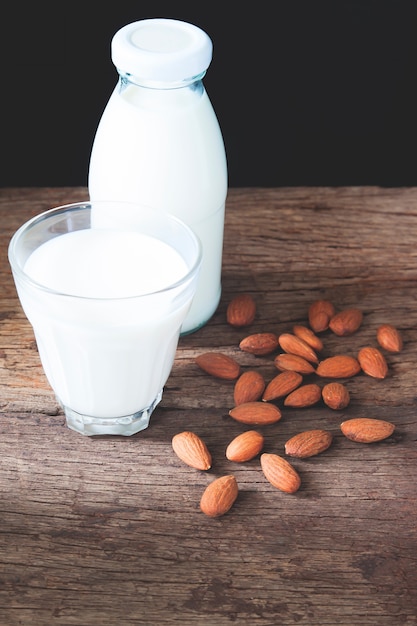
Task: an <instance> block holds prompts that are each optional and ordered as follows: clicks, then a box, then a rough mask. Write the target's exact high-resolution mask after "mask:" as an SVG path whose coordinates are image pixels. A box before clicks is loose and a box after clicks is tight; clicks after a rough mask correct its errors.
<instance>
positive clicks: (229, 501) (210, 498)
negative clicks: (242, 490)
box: [200, 474, 239, 517]
mask: <svg viewBox="0 0 417 626" xmlns="http://www.w3.org/2000/svg"><path fill="white" fill-rule="evenodd" d="M238 493H239V489H238V484H237V481H236V478H235V477H234V476H233V475H232V474H229V475H228V476H221V477H220V478H216V480H214V481H213V482H212V483H210V484H209V485H208V486H207V487H206V489H205V490H204V492H203V495H202V496H201V499H200V509H201V511H202V512H203V513H205V515H208V516H209V517H220V516H221V515H224V514H225V513H227V512H228V511H230V509H231V508H232V506H233V504H234V503H235V501H236V498H237V496H238Z"/></svg>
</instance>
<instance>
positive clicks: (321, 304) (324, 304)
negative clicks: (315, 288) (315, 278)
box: [308, 300, 336, 333]
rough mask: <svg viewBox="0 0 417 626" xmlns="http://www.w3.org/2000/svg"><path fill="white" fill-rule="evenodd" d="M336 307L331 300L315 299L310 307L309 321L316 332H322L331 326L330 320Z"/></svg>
mask: <svg viewBox="0 0 417 626" xmlns="http://www.w3.org/2000/svg"><path fill="white" fill-rule="evenodd" d="M335 313H336V309H335V308H334V306H333V304H332V303H331V302H330V301H329V300H315V301H314V302H312V303H311V304H310V306H309V309H308V323H309V324H310V326H311V328H312V330H313V331H314V332H315V333H321V332H323V331H324V330H327V329H328V327H329V321H330V319H331V318H332V317H333V315H334V314H335Z"/></svg>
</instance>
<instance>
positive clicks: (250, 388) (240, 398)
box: [233, 370, 266, 406]
mask: <svg viewBox="0 0 417 626" xmlns="http://www.w3.org/2000/svg"><path fill="white" fill-rule="evenodd" d="M265 387H266V383H265V380H264V377H263V376H262V374H260V373H259V372H257V371H255V370H248V371H247V372H243V374H241V375H240V376H239V378H238V379H237V381H236V383H235V388H234V392H233V396H234V401H235V406H237V405H238V404H244V403H245V402H255V401H256V400H259V399H260V398H261V397H262V394H263V392H264V390H265Z"/></svg>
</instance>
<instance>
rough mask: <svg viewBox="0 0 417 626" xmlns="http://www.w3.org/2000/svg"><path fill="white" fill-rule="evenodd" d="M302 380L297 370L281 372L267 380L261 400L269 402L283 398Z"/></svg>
mask: <svg viewBox="0 0 417 626" xmlns="http://www.w3.org/2000/svg"><path fill="white" fill-rule="evenodd" d="M302 382H303V377H302V375H301V374H299V373H298V372H294V371H293V370H286V371H284V372H281V373H280V374H277V375H276V376H274V378H273V379H272V380H271V381H269V383H268V384H267V386H266V387H265V391H264V392H263V395H262V400H263V401H264V402H269V401H270V400H277V399H278V398H283V397H284V396H287V395H288V394H289V393H291V392H292V391H294V389H296V388H297V387H299V386H300V385H301V383H302Z"/></svg>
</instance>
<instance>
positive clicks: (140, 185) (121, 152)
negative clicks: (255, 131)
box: [89, 85, 227, 332]
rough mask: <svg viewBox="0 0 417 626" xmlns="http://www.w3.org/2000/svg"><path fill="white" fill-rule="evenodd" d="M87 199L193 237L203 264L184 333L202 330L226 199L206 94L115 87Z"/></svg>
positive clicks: (214, 292) (217, 267)
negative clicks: (184, 229) (165, 218)
mask: <svg viewBox="0 0 417 626" xmlns="http://www.w3.org/2000/svg"><path fill="white" fill-rule="evenodd" d="M89 193H90V198H91V199H92V200H93V201H94V200H123V201H127V202H139V203H141V204H145V205H148V206H150V207H152V208H156V209H162V210H165V211H168V212H170V213H173V214H174V215H176V216H177V217H179V218H180V219H182V220H183V221H184V222H185V223H186V224H188V225H189V226H190V227H191V228H192V229H193V230H194V232H195V233H196V234H197V235H198V237H199V238H200V241H201V243H202V246H203V262H202V266H201V271H200V277H199V283H198V288H197V293H196V295H195V298H194V301H193V304H192V307H191V310H190V312H189V314H188V316H187V318H186V320H185V322H184V325H183V332H189V331H191V330H195V329H196V328H198V327H199V326H201V325H203V324H204V323H205V322H206V321H207V320H208V319H209V318H210V317H211V316H212V315H213V313H214V311H215V310H216V308H217V306H218V303H219V300H220V295H221V266H222V250H223V229H224V210H225V200H226V194H227V165H226V156H225V150H224V144H223V138H222V135H221V131H220V128H219V125H218V121H217V118H216V115H215V113H214V110H213V107H212V105H211V102H210V100H209V98H208V95H207V93H206V91H205V90H204V89H200V90H195V91H193V90H192V89H172V90H166V91H162V92H161V90H158V89H145V88H140V87H138V86H134V85H129V86H128V87H127V88H126V89H124V91H122V92H121V93H119V88H118V87H117V88H116V89H115V91H114V92H113V94H112V96H111V98H110V100H109V103H108V105H107V107H106V109H105V111H104V113H103V116H102V118H101V121H100V124H99V127H98V129H97V133H96V137H95V140H94V144H93V150H92V154H91V160H90V170H89ZM93 210H94V206H93ZM114 217H115V219H116V220H117V215H115V216H114ZM98 219H99V217H98V216H97V215H96V216H95V224H96V225H99V221H97V220H98ZM132 227H134V220H132Z"/></svg>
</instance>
